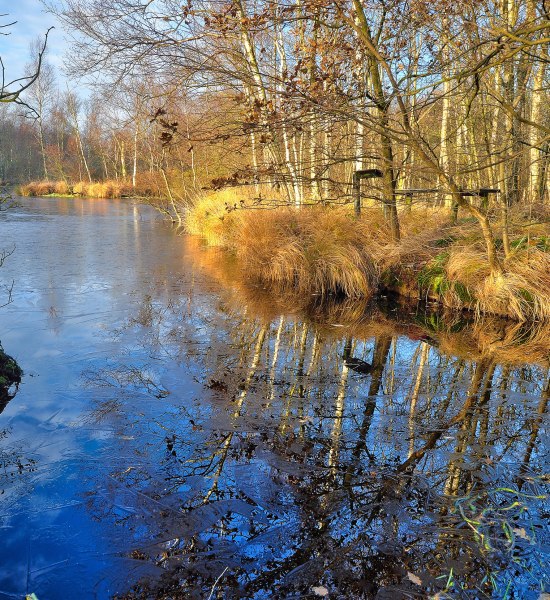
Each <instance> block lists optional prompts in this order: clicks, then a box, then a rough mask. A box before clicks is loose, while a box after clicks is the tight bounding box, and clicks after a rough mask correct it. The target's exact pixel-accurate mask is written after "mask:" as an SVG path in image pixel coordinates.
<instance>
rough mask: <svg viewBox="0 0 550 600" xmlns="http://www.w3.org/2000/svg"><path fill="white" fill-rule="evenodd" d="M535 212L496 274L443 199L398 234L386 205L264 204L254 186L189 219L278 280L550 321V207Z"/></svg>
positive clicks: (200, 206)
mask: <svg viewBox="0 0 550 600" xmlns="http://www.w3.org/2000/svg"><path fill="white" fill-rule="evenodd" d="M274 204H276V202H275V203H274ZM518 210H519V209H518ZM531 212H532V211H531ZM535 213H536V218H534V219H531V220H530V221H529V217H528V216H527V215H525V214H521V215H520V214H519V213H518V214H515V213H514V211H512V212H511V222H510V224H509V227H508V229H509V232H510V236H511V239H512V252H511V255H510V256H508V257H507V258H505V257H504V256H502V262H503V264H504V274H503V275H502V276H499V277H497V278H495V277H493V276H492V275H491V274H490V269H489V264H488V261H487V257H486V254H485V252H484V245H483V242H482V240H481V236H480V231H479V229H478V226H477V224H476V223H475V222H472V221H471V220H469V219H465V220H463V221H461V222H459V223H458V224H452V223H451V222H450V219H449V214H448V211H447V210H445V209H442V208H432V207H422V208H420V209H415V210H412V211H410V212H409V211H404V212H403V213H402V214H401V215H400V221H401V231H402V240H401V242H400V243H398V244H396V243H393V242H391V240H390V239H389V235H388V232H387V227H386V226H385V223H384V221H383V217H382V215H381V211H379V210H366V211H364V216H363V217H362V218H361V219H355V218H354V217H353V216H352V214H351V209H350V208H349V207H341V206H340V207H337V208H334V207H333V208H328V207H321V206H306V207H303V208H301V209H300V210H296V209H294V208H289V207H277V206H274V205H273V204H271V205H270V204H265V203H262V204H261V205H260V206H258V205H257V204H255V203H254V200H253V197H252V192H251V190H250V189H249V188H233V189H231V190H224V191H222V192H216V193H214V194H210V195H208V196H206V197H204V198H202V199H200V200H199V201H198V202H197V203H196V204H195V206H194V207H193V208H192V209H191V210H190V211H189V215H188V217H187V222H186V224H187V229H188V231H189V232H190V233H192V234H197V235H200V236H202V237H203V238H204V239H206V241H207V242H208V243H209V244H211V245H217V246H222V247H224V248H226V249H229V250H230V251H231V252H232V253H233V254H234V255H235V256H236V257H237V258H238V262H239V264H240V266H241V269H242V272H243V273H244V274H245V275H246V277H247V278H250V279H251V280H253V281H256V282H261V283H262V284H263V285H266V286H270V287H273V288H277V289H279V290H283V291H288V290H293V291H295V292H298V293H300V294H304V295H305V294H320V295H328V294H343V295H346V296H349V297H354V298H359V297H365V298H369V297H370V296H372V295H373V294H375V293H376V292H377V291H379V290H382V289H391V290H393V291H396V292H398V293H401V294H404V295H408V296H411V297H414V298H422V297H426V298H429V299H432V300H437V301H439V302H440V303H441V304H442V305H444V306H447V307H450V308H453V309H458V310H462V309H469V310H472V311H474V312H475V313H476V314H478V315H482V314H494V315H500V316H506V317H510V318H512V319H515V320H517V321H550V253H549V252H548V250H549V249H550V228H549V225H548V224H549V219H548V209H547V208H545V207H538V208H537V210H536V211H535ZM533 214H534V213H533ZM495 230H496V231H498V223H495ZM526 232H527V233H526Z"/></svg>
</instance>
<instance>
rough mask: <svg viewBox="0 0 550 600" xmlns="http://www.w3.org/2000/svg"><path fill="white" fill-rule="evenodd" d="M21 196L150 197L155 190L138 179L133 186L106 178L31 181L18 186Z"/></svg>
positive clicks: (146, 182)
mask: <svg viewBox="0 0 550 600" xmlns="http://www.w3.org/2000/svg"><path fill="white" fill-rule="evenodd" d="M17 192H18V193H19V195H21V196H26V197H40V196H81V197H85V198H102V199H104V198H112V199H115V198H124V197H130V196H141V197H150V196H154V195H155V192H154V189H153V187H151V185H150V182H148V181H145V180H143V181H142V180H138V184H137V185H136V187H135V188H134V187H133V186H132V184H131V183H130V182H125V181H117V180H114V179H113V180H106V181H100V182H92V183H90V182H87V181H79V182H77V183H74V184H69V183H67V182H66V181H31V182H30V183H26V184H24V185H21V186H19V188H18V189H17Z"/></svg>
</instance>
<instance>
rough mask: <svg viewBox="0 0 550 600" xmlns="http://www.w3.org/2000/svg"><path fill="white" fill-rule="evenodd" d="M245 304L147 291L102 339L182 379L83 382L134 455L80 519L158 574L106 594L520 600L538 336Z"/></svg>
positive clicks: (542, 337)
mask: <svg viewBox="0 0 550 600" xmlns="http://www.w3.org/2000/svg"><path fill="white" fill-rule="evenodd" d="M261 295H262V294H261V293H259V292H255V296H256V297H255V299H254V302H252V301H251V299H250V298H245V299H243V298H242V296H239V300H238V302H237V305H238V306H237V307H236V305H233V306H232V305H231V302H230V301H225V302H224V303H223V304H222V306H221V307H220V311H219V314H218V316H213V315H212V314H208V313H204V312H203V311H202V309H201V307H200V305H199V304H197V305H196V306H194V305H193V299H192V294H190V295H189V298H186V299H185V300H184V301H182V302H181V303H178V302H174V301H172V302H169V303H167V304H164V305H161V303H160V301H156V300H155V299H154V294H153V295H149V296H146V297H145V299H144V305H143V307H142V309H141V310H140V315H138V317H137V318H136V319H133V320H131V321H130V322H129V323H128V326H127V328H126V330H121V331H119V332H118V335H120V336H124V335H126V334H127V333H128V331H131V332H134V333H135V331H138V330H139V331H140V332H141V334H140V339H142V340H144V343H145V345H146V346H147V352H148V354H149V356H150V357H151V361H152V364H154V365H157V370H158V365H159V364H160V362H161V361H163V360H166V357H169V358H170V360H173V361H175V362H176V363H177V365H178V367H179V368H180V369H181V372H182V377H185V378H187V379H189V378H191V377H192V378H193V379H194V380H195V381H198V382H199V383H200V384H201V386H202V392H201V393H200V395H197V396H196V398H195V399H194V402H192V403H189V402H186V403H181V402H178V397H179V396H178V395H179V394H182V393H183V392H182V389H183V388H181V389H180V388H178V386H177V385H175V384H173V385H172V386H170V385H166V387H167V388H168V389H167V390H166V393H164V392H163V393H162V394H159V393H158V391H159V390H165V384H161V383H160V379H162V377H160V378H159V381H156V382H155V380H154V376H153V375H152V372H151V369H150V368H149V367H148V366H144V365H141V366H135V365H133V366H131V367H128V365H126V366H121V365H116V366H113V370H112V372H111V373H109V372H107V371H108V370H107V371H106V370H103V371H102V372H100V373H95V374H93V373H88V374H87V378H88V381H89V382H91V383H92V384H94V383H99V384H101V385H103V386H105V385H112V386H114V388H116V392H115V397H116V398H117V401H116V403H115V405H116V408H115V409H113V410H109V409H108V408H107V410H105V407H104V406H103V410H104V412H103V413H102V414H99V413H100V412H101V408H99V409H98V414H96V417H97V418H101V419H112V420H117V423H118V424H117V427H118V428H119V430H120V431H122V432H125V433H131V435H123V436H121V441H120V444H121V445H123V446H124V448H125V452H124V453H123V454H124V455H125V456H128V452H127V449H128V447H131V448H133V451H134V457H135V460H134V461H133V462H132V461H131V460H130V459H128V461H129V462H127V463H126V462H124V464H119V465H117V468H116V470H114V471H113V472H112V473H111V474H110V478H109V481H110V484H109V488H110V492H109V493H108V494H106V493H104V492H103V493H101V494H98V495H97V496H91V498H90V499H89V509H90V510H91V511H92V512H93V514H94V516H96V517H97V518H98V519H101V520H111V521H113V522H115V523H117V524H118V526H120V527H124V528H126V529H127V530H128V531H130V532H131V534H132V535H133V539H134V540H135V542H134V544H133V546H132V547H131V548H128V556H130V557H131V558H134V559H135V560H142V561H147V562H151V563H154V564H155V565H157V566H159V567H161V568H162V570H163V574H162V576H161V577H160V579H159V581H158V582H154V583H153V582H151V581H149V583H147V582H144V583H142V584H140V585H138V586H136V587H135V588H134V589H132V590H130V591H128V592H127V593H126V594H124V595H121V596H118V597H119V598H123V597H124V598H151V597H156V598H195V597H196V598H205V597H208V596H209V595H210V593H212V597H213V598H214V597H216V598H238V597H239V598H266V597H276V598H294V597H296V598H297V597H314V596H315V592H314V591H313V588H317V592H318V593H324V590H323V588H326V589H327V590H328V591H329V593H330V597H331V598H333V597H334V598H411V597H426V595H430V594H431V595H434V596H435V595H436V594H438V593H439V596H437V597H438V598H445V597H464V598H483V597H487V598H489V597H493V596H498V597H504V595H505V594H506V593H508V595H509V596H508V597H514V596H513V594H515V597H518V598H529V597H533V598H538V596H539V594H540V592H541V590H542V589H544V570H545V569H544V554H543V547H544V544H545V543H547V542H548V540H547V539H545V538H544V535H545V524H544V519H545V513H544V508H543V505H544V501H545V499H546V496H545V490H544V485H545V483H546V482H545V480H544V476H543V474H544V470H543V469H544V460H545V454H544V449H543V443H542V439H543V431H544V425H545V418H546V414H547V407H548V396H549V370H548V356H547V353H545V352H547V350H546V348H547V346H546V344H547V342H546V339H547V337H546V336H547V333H548V332H547V331H546V332H545V331H532V330H531V331H529V332H527V333H526V331H525V329H524V328H522V327H521V326H518V325H515V324H507V323H503V322H501V321H496V320H490V321H486V322H482V323H480V322H478V323H476V324H465V323H464V322H462V321H457V320H456V319H455V320H454V321H453V320H451V321H446V320H445V319H443V318H440V317H437V316H435V315H433V314H429V313H424V312H420V313H418V314H416V315H413V316H412V317H411V319H410V320H406V321H403V320H398V319H397V318H396V317H395V315H399V314H402V313H403V309H402V308H400V309H398V310H397V311H394V310H393V309H392V307H390V308H389V309H388V310H387V311H384V312H381V311H380V310H378V309H370V311H369V312H364V307H359V308H358V307H357V306H351V307H346V305H343V306H342V305H334V306H329V307H325V309H324V311H323V310H321V309H320V308H319V307H313V308H312V309H310V310H309V311H306V312H305V313H301V315H302V316H300V317H297V316H295V315H292V314H289V313H288V312H287V313H284V314H285V316H280V312H281V311H280V307H274V306H273V302H272V301H271V299H269V298H267V302H268V306H267V307H266V306H263V307H262V308H261V310H257V308H258V306H257V304H258V302H259V301H260V300H259V298H260V297H261ZM264 300H265V298H264ZM243 305H246V307H247V308H246V309H245V310H243V308H242V306H243ZM349 308H351V311H350V310H349ZM144 315H145V316H146V319H145V317H144ZM258 315H261V316H258ZM392 315H393V316H392ZM205 331H207V332H208V333H207V334H206V333H205ZM528 360H532V361H535V362H536V364H531V365H527V364H526V362H527V361H528ZM140 368H142V369H143V371H144V372H143V373H142V374H141V375H139V373H138V372H139V369H140ZM121 373H124V374H125V376H121ZM136 373H138V374H136ZM183 373H184V375H183ZM128 374H131V375H132V377H128ZM140 386H141V387H142V388H143V390H142V391H143V392H144V393H146V394H149V396H150V397H151V402H150V403H148V404H146V405H143V404H140V407H139V411H138V410H136V411H133V410H132V403H131V401H130V400H127V401H126V402H122V403H121V402H119V400H118V399H120V398H121V393H122V394H124V393H125V392H126V393H127V394H128V395H129V396H128V398H130V397H131V394H132V393H135V391H136V389H138V388H139V387H140ZM171 387H172V388H173V389H170V388H171ZM168 392H170V395H168ZM159 403H164V404H160V405H159ZM159 407H161V408H159ZM121 505H123V506H126V507H128V506H130V507H131V511H129V512H126V513H125V516H124V517H121V516H120V511H119V510H118V509H117V507H119V506H121Z"/></svg>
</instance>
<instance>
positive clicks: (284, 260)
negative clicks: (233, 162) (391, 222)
mask: <svg viewBox="0 0 550 600" xmlns="http://www.w3.org/2000/svg"><path fill="white" fill-rule="evenodd" d="M235 200H236V201H235ZM348 213H349V211H343V210H336V209H328V208H324V207H319V206H308V207H304V208H303V209H301V210H295V209H292V208H288V207H279V208H267V207H265V205H263V207H261V208H252V207H250V203H249V199H248V198H246V197H243V198H238V197H237V198H235V197H233V196H231V195H229V194H228V193H227V191H226V192H224V193H222V194H215V195H211V196H208V197H206V198H204V199H202V200H201V201H199V202H198V203H197V204H196V205H195V207H194V208H193V209H192V210H191V211H190V214H189V217H188V218H187V228H188V230H189V231H190V232H191V233H194V234H200V235H202V236H203V237H204V238H205V239H206V240H207V241H208V243H210V244H212V245H222V246H224V247H225V248H228V249H230V250H231V251H232V252H233V253H234V254H235V255H236V256H237V258H238V259H239V263H240V265H241V268H242V269H243V271H244V272H246V274H247V277H249V278H250V279H252V280H255V281H260V282H263V283H264V284H266V285H269V286H272V287H274V288H278V289H279V290H288V289H292V290H295V291H297V292H299V293H302V294H320V295H326V294H330V293H334V294H343V295H346V296H349V297H355V298H357V297H364V296H366V297H369V296H371V295H372V294H373V293H374V292H375V291H376V289H377V286H378V274H377V269H376V267H375V265H374V261H373V259H372V257H371V255H370V253H369V249H368V248H369V244H368V241H369V238H368V236H367V235H366V230H365V228H364V227H363V226H362V224H361V222H360V221H356V220H354V219H353V218H352V217H351V215H349V214H348Z"/></svg>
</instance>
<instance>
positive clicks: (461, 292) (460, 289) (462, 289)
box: [453, 281, 475, 304]
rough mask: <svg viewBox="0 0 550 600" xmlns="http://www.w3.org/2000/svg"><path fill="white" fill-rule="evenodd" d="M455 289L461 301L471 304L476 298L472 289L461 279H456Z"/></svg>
mask: <svg viewBox="0 0 550 600" xmlns="http://www.w3.org/2000/svg"><path fill="white" fill-rule="evenodd" d="M453 290H454V292H455V294H456V295H457V296H458V297H459V299H460V301H461V302H464V303H466V304H470V303H472V302H473V301H474V300H475V297H474V296H473V295H472V294H471V292H470V290H469V289H468V288H467V287H466V286H465V285H464V284H463V283H461V282H460V281H456V282H455V283H454V284H453Z"/></svg>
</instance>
